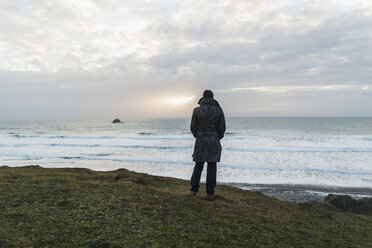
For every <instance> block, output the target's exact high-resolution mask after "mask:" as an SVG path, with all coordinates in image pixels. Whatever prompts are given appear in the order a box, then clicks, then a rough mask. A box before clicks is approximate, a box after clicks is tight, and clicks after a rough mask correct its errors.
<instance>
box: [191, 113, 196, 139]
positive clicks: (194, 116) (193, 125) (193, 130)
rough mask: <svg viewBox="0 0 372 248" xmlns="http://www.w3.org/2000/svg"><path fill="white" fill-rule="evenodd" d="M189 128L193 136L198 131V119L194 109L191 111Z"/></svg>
mask: <svg viewBox="0 0 372 248" xmlns="http://www.w3.org/2000/svg"><path fill="white" fill-rule="evenodd" d="M190 130H191V133H192V135H193V136H194V138H196V134H197V132H198V119H197V117H196V114H195V109H194V111H193V112H192V117H191V124H190Z"/></svg>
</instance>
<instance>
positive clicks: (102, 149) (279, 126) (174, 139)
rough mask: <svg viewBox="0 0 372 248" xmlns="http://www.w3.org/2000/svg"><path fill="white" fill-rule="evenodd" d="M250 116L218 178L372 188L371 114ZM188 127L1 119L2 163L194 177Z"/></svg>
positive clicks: (229, 145)
mask: <svg viewBox="0 0 372 248" xmlns="http://www.w3.org/2000/svg"><path fill="white" fill-rule="evenodd" d="M249 121H251V120H250V119H243V120H236V122H233V123H231V124H230V126H231V127H230V128H231V131H230V132H229V133H228V134H226V136H225V138H224V139H223V140H222V146H223V153H222V160H221V163H219V167H218V180H219V181H220V182H236V183H284V184H314V185H334V186H350V187H370V188H372V167H371V166H370V161H372V120H371V119H367V120H362V122H363V125H359V126H358V123H360V122H361V121H360V120H357V119H355V120H353V119H351V120H350V119H346V120H341V121H339V120H331V121H329V122H332V121H333V123H331V124H328V122H325V121H322V120H320V121H319V120H299V119H294V120H285V121H283V120H280V121H278V120H275V119H274V120H265V119H259V120H254V121H255V122H256V123H253V124H252V123H250V124H249V125H248V124H247V125H246V123H249ZM254 121H253V122H254ZM275 121H276V123H275ZM308 122H309V123H308ZM318 122H319V123H320V124H319V123H318ZM283 123H284V124H283ZM314 123H315V124H314ZM350 123H351V124H350ZM326 124H327V125H328V126H327V125H326ZM188 125H189V123H188V120H185V121H178V122H177V121H169V122H167V121H158V122H156V121H155V122H153V123H151V122H149V123H147V124H146V123H145V124H143V123H138V122H136V123H128V124H127V125H119V126H116V125H112V124H107V123H97V124H92V123H89V124H84V125H82V124H81V123H69V124H68V125H67V124H61V123H58V125H57V124H55V123H54V124H53V123H46V124H45V123H44V124H43V125H41V124H39V125H36V124H33V123H31V124H22V123H21V124H20V123H18V124H17V123H15V124H14V123H13V124H7V125H6V124H2V125H1V123H0V127H1V129H0V165H9V166H21V165H28V164H39V165H41V166H45V167H66V166H68V167H86V168H91V169H94V170H113V169H118V168H128V169H131V170H135V171H139V172H146V173H150V174H154V175H163V176H172V177H178V178H184V179H188V178H189V177H190V175H191V172H192V167H193V162H192V157H191V155H192V152H193V145H194V138H193V137H192V135H191V134H190V133H189V131H188ZM244 125H246V126H244ZM316 125H318V126H317V127H316ZM228 128H229V125H228ZM87 130H88V131H87ZM337 130H338V131H337Z"/></svg>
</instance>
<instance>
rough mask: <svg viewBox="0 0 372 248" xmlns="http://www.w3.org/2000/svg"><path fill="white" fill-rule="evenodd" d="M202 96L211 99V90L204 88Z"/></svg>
mask: <svg viewBox="0 0 372 248" xmlns="http://www.w3.org/2000/svg"><path fill="white" fill-rule="evenodd" d="M203 98H212V99H213V92H212V91H211V90H205V91H204V92H203Z"/></svg>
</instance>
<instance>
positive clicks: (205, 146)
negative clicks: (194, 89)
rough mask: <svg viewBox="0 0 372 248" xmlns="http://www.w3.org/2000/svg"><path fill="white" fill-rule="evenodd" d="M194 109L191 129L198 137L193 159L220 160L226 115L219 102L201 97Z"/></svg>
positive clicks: (202, 160) (200, 160) (204, 160)
mask: <svg viewBox="0 0 372 248" xmlns="http://www.w3.org/2000/svg"><path fill="white" fill-rule="evenodd" d="M199 104H200V106H199V107H197V108H195V109H194V112H193V114H192V118H191V125H190V129H191V132H192V134H193V136H194V137H195V138H196V141H195V146H194V153H193V155H192V157H193V160H194V161H196V162H220V158H221V151H222V147H221V143H220V140H221V139H222V138H223V136H224V134H225V130H226V124H225V116H224V113H223V111H222V108H221V107H220V105H219V104H218V102H217V101H216V100H214V99H212V98H201V99H200V100H199Z"/></svg>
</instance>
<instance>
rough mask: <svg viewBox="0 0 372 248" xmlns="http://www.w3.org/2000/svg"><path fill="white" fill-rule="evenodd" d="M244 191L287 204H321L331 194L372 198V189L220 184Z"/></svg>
mask: <svg viewBox="0 0 372 248" xmlns="http://www.w3.org/2000/svg"><path fill="white" fill-rule="evenodd" d="M220 184H222V185H228V186H232V187H236V188H240V189H243V190H249V191H257V192H260V193H262V194H264V195H266V196H269V197H273V198H276V199H279V200H281V201H287V202H298V203H305V202H321V201H324V199H325V198H326V197H327V196H328V195H329V194H334V195H348V196H350V197H352V198H354V199H362V198H372V188H365V187H339V186H323V185H309V184H250V183H220Z"/></svg>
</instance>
